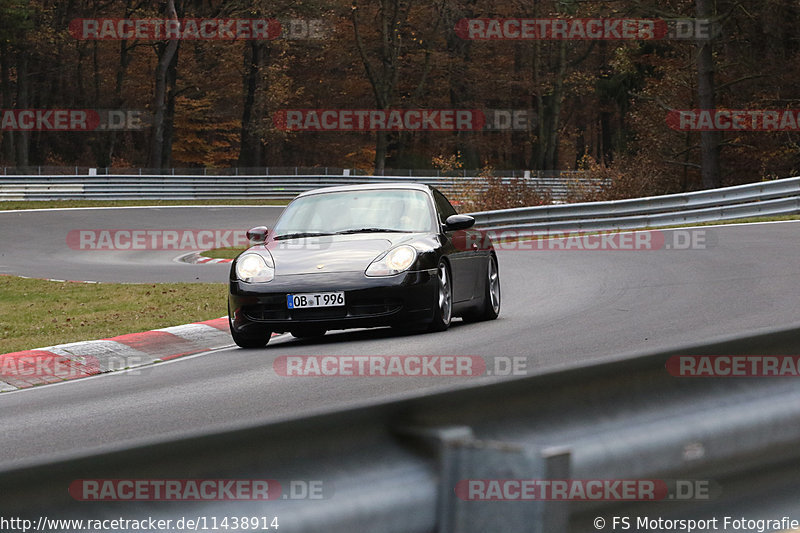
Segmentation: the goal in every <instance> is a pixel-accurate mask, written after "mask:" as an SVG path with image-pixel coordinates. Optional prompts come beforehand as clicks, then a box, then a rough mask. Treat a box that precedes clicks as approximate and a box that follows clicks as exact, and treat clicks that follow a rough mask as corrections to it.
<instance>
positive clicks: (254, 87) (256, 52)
mask: <svg viewBox="0 0 800 533" xmlns="http://www.w3.org/2000/svg"><path fill="white" fill-rule="evenodd" d="M268 57H269V48H268V47H267V45H265V44H264V43H261V42H259V41H250V42H248V43H247V44H246V45H245V48H244V77H243V85H244V105H243V108H242V133H241V141H240V148H239V161H238V165H239V167H240V168H254V167H260V166H261V165H262V157H263V156H262V144H261V135H260V134H259V129H258V124H259V121H260V118H261V116H260V113H259V111H260V109H259V106H257V104H256V95H257V94H258V93H259V92H261V91H263V90H264V88H263V87H261V72H262V69H263V67H264V64H265V61H266V59H267V58H268Z"/></svg>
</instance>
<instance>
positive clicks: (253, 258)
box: [236, 254, 275, 283]
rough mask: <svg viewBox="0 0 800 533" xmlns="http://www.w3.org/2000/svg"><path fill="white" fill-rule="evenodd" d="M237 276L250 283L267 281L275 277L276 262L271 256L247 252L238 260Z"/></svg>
mask: <svg viewBox="0 0 800 533" xmlns="http://www.w3.org/2000/svg"><path fill="white" fill-rule="evenodd" d="M236 277H238V278H239V279H240V280H242V281H246V282H248V283H265V282H267V281H272V280H273V279H274V278H275V262H274V261H273V260H272V257H271V256H263V255H261V254H245V255H243V256H241V257H240V258H239V259H237V260H236Z"/></svg>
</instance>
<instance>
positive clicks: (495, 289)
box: [489, 259, 500, 313]
mask: <svg viewBox="0 0 800 533" xmlns="http://www.w3.org/2000/svg"><path fill="white" fill-rule="evenodd" d="M489 297H490V298H491V300H492V309H493V310H494V312H495V313H497V312H498V311H499V310H500V276H498V274H497V265H495V263H494V259H490V260H489Z"/></svg>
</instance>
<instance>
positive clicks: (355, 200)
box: [273, 189, 433, 238]
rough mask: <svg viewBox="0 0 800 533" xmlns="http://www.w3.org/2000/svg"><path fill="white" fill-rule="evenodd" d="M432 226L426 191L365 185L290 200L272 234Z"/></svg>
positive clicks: (410, 229) (285, 235)
mask: <svg viewBox="0 0 800 533" xmlns="http://www.w3.org/2000/svg"><path fill="white" fill-rule="evenodd" d="M432 227H433V215H432V213H431V203H430V201H429V199H428V195H427V194H425V193H424V192H423V191H418V190H411V189H366V190H357V191H345V192H331V193H321V194H313V195H310V196H304V197H302V198H298V199H296V200H295V201H293V202H292V203H291V204H289V206H288V207H287V208H286V211H284V213H283V214H282V215H281V217H280V220H278V222H277V223H276V225H275V228H274V232H273V235H274V238H289V237H291V236H295V235H297V236H307V235H332V234H355V233H362V232H363V233H377V232H414V233H416V232H427V231H431V229H432Z"/></svg>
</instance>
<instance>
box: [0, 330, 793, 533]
mask: <svg viewBox="0 0 800 533" xmlns="http://www.w3.org/2000/svg"><path fill="white" fill-rule="evenodd" d="M798 349H800V328H798V329H791V330H783V331H774V332H768V333H762V334H759V335H750V336H742V337H738V338H732V339H727V340H721V341H716V342H713V343H707V344H704V345H700V346H687V347H684V348H682V349H678V350H670V351H668V352H660V353H653V354H646V355H633V356H630V357H625V356H621V357H617V358H614V360H610V361H608V362H603V363H598V364H595V365H593V366H589V367H580V368H573V369H565V370H560V371H554V372H550V373H546V374H542V375H538V376H532V377H527V378H523V379H519V380H515V381H506V382H502V383H493V384H483V385H478V386H473V387H471V388H468V389H460V390H455V391H449V392H442V393H435V394H428V395H422V396H419V397H415V398H408V399H403V400H399V401H392V400H388V401H385V402H383V403H380V404H373V405H367V406H363V407H353V408H348V409H342V410H334V411H332V412H327V413H322V414H319V415H316V416H310V417H307V418H301V419H293V420H282V421H274V422H267V423H264V424H261V425H257V426H254V427H245V428H240V429H236V430H230V431H224V432H221V433H216V434H212V435H208V434H201V435H196V436H187V437H184V438H181V439H179V440H172V441H169V442H154V443H151V444H147V445H139V446H134V447H130V448H125V449H116V450H111V451H106V452H104V453H93V454H87V455H80V456H72V457H64V458H61V459H60V460H54V461H53V462H50V463H47V464H33V465H28V466H21V467H18V468H15V469H13V470H5V471H0V494H2V495H3V501H2V508H3V513H4V515H6V516H9V515H11V516H15V515H16V516H32V515H35V516H41V515H44V514H46V515H47V516H51V517H52V516H58V517H59V518H70V517H75V518H89V517H91V518H92V519H106V518H120V517H126V516H127V517H130V518H142V517H145V516H150V517H154V518H156V519H158V518H163V519H168V518H172V519H174V518H175V517H178V516H184V517H186V516H190V517H197V516H206V517H212V516H218V517H223V516H254V515H257V516H267V515H268V516H270V517H271V516H278V517H281V524H283V525H284V526H286V527H285V529H287V530H291V531H293V532H317V531H326V532H328V533H338V532H347V533H350V532H352V531H381V532H397V533H400V532H415V533H416V532H419V533H422V532H434V531H435V532H438V533H456V532H458V533H477V532H485V531H503V532H504V533H517V532H523V531H524V532H533V533H554V532H569V531H593V530H594V529H593V527H592V522H591V518H592V517H593V516H596V515H597V514H602V513H604V512H609V509H614V514H615V515H621V516H624V515H625V514H626V513H625V512H617V511H618V509H619V506H620V505H628V506H630V505H638V506H639V507H636V508H635V509H636V510H635V511H631V510H630V509H629V510H628V512H627V514H628V515H631V514H646V513H647V512H650V511H651V510H652V512H653V514H657V513H658V509H659V507H658V505H659V504H658V503H654V502H646V503H638V504H633V503H631V502H627V503H625V502H618V501H617V502H608V501H605V502H604V501H595V502H569V503H566V502H558V501H525V502H474V501H464V500H462V499H459V498H458V497H457V496H456V494H455V492H454V487H455V485H456V483H458V481H461V480H467V479H545V480H547V479H560V480H568V479H584V480H590V479H595V480H597V479H606V480H614V479H621V480H635V479H640V480H654V479H656V480H658V479H702V480H711V481H714V482H717V483H719V484H720V485H722V486H721V489H722V490H721V493H720V494H715V495H713V496H712V497H713V498H714V501H713V503H714V504H715V506H717V508H719V507H720V506H725V505H728V506H731V507H729V508H736V507H735V506H738V505H741V502H743V501H747V499H748V498H747V496H756V495H758V494H760V491H762V490H763V486H762V485H760V484H759V483H758V482H756V481H755V480H756V479H757V478H758V476H759V475H762V473H763V472H767V471H769V469H774V470H778V469H779V468H780V465H781V463H782V462H785V461H796V460H798V459H800V447H798V446H797V442H798V441H800V389H798V387H797V386H796V385H794V384H793V380H786V379H783V380H779V379H771V378H765V379H758V378H748V379H734V380H731V379H724V378H722V379H720V378H716V379H698V378H694V379H679V378H675V377H672V376H670V375H669V374H668V373H667V371H666V370H665V362H666V361H667V359H668V358H669V357H670V356H672V355H685V354H691V355H718V354H726V355H782V354H787V353H798ZM784 468H785V467H784ZM220 478H224V479H235V478H241V479H275V480H317V481H319V482H320V483H321V484H322V485H321V486H322V488H323V490H322V493H321V496H322V497H321V498H320V499H314V498H311V499H309V498H301V499H297V500H295V499H288V500H286V499H278V500H275V501H271V502H260V503H253V502H241V501H240V502H236V501H221V502H213V503H208V502H206V503H203V502H186V501H184V502H170V503H164V502H141V501H140V502H135V503H119V502H115V503H103V502H91V503H78V502H76V501H75V500H73V499H72V498H71V497H70V495H69V494H68V492H67V487H68V486H69V485H70V484H71V483H72V482H73V481H74V480H80V479H220ZM795 482H796V480H795ZM731 486H733V487H737V490H725V489H726V487H731ZM741 487H744V488H743V489H742V488H741ZM748 487H749V490H751V491H753V494H749V495H748V494H744V493H743V492H742V491H743V490H748ZM753 499H754V500H755V499H756V498H755V497H754V498H753ZM665 503H666V505H669V506H671V508H672V509H673V511H672V512H673V513H674V512H675V509H676V507H677V508H678V509H680V513H681V518H684V519H686V518H692V517H697V515H698V514H699V513H702V512H705V511H704V510H702V509H698V508H696V507H691V506H689V507H681V505H680V502H675V501H672V502H665ZM694 503H695V505H696V504H697V502H694ZM687 505H690V504H687ZM643 506H644V507H643ZM131 515H133V516H131ZM34 523H36V522H34ZM604 530H607V529H604Z"/></svg>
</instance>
